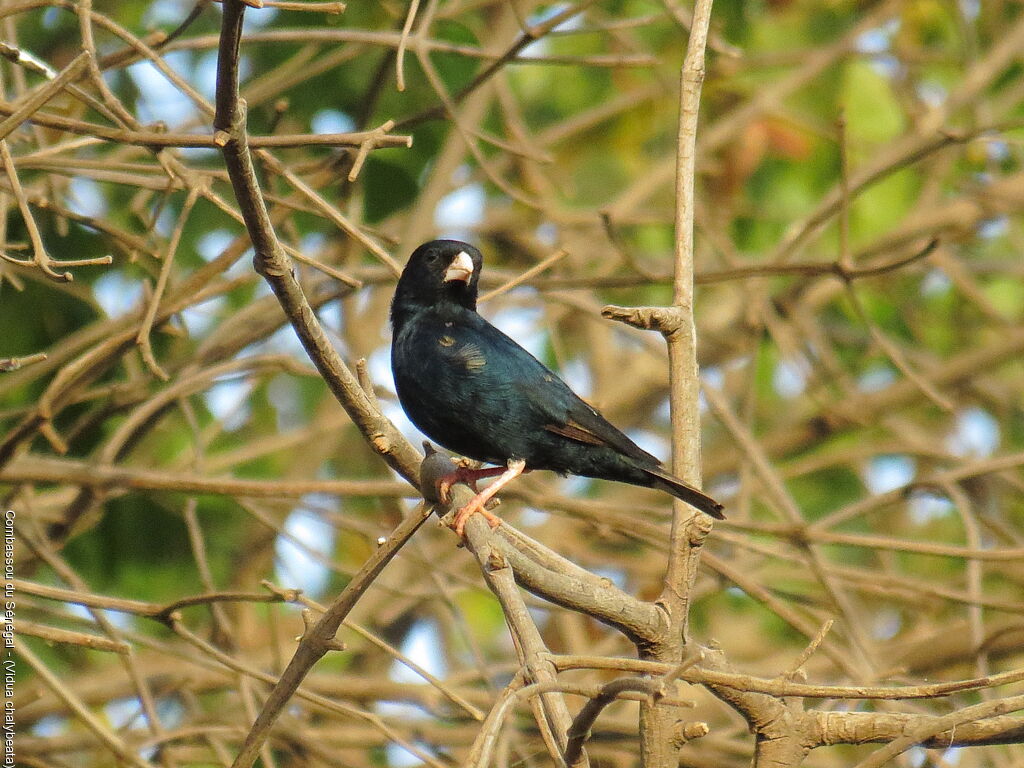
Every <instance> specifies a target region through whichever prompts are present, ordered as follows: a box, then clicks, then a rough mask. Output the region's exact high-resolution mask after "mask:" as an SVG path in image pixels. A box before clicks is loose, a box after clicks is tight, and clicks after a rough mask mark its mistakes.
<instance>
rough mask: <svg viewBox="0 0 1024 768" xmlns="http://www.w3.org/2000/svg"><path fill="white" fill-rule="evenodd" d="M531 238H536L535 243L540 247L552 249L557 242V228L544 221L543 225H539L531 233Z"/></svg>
mask: <svg viewBox="0 0 1024 768" xmlns="http://www.w3.org/2000/svg"><path fill="white" fill-rule="evenodd" d="M533 236H534V237H536V238H537V242H539V243H541V244H542V245H546V246H547V247H548V248H554V247H555V244H556V243H557V242H558V226H557V225H556V224H552V223H551V222H550V221H545V222H544V223H543V224H539V225H538V226H537V228H536V229H535V230H534V231H533Z"/></svg>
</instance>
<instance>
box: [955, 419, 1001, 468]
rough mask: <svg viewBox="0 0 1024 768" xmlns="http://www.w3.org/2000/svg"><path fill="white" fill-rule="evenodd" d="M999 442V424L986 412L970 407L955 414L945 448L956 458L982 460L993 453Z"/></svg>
mask: <svg viewBox="0 0 1024 768" xmlns="http://www.w3.org/2000/svg"><path fill="white" fill-rule="evenodd" d="M999 440H1000V430H999V422H998V421H996V420H995V419H994V418H993V417H992V414H990V413H989V412H988V411H986V410H984V409H982V408H978V407H977V406H971V407H969V408H964V409H963V410H962V411H960V412H959V413H957V415H956V423H955V425H954V426H953V431H952V432H951V433H950V435H949V436H948V437H947V438H946V447H947V448H948V449H949V450H950V452H951V453H953V454H955V455H957V456H970V457H974V458H984V457H986V456H991V455H992V454H993V453H995V450H996V448H998V447H999Z"/></svg>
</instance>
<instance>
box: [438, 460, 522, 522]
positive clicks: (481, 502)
mask: <svg viewBox="0 0 1024 768" xmlns="http://www.w3.org/2000/svg"><path fill="white" fill-rule="evenodd" d="M525 469H526V462H525V461H523V460H522V459H510V460H509V462H508V466H507V467H498V468H497V471H495V469H473V470H466V471H468V472H470V473H471V477H472V479H473V480H478V479H480V478H481V477H491V476H493V475H496V474H499V473H500V475H501V476H500V477H499V478H498V479H497V480H495V481H494V482H493V483H491V484H490V485H489V486H487V487H486V488H484V489H483V490H482V491H480V493H478V494H477V495H476V496H474V497H473V498H472V499H470V501H469V503H468V504H466V506H464V507H463V508H462V509H460V510H459V511H458V512H456V513H455V519H454V520H453V521H452V527H453V528H454V529H455V533H457V534H458V535H459V538H462V534H463V531H464V530H465V528H466V521H467V520H468V519H469V518H470V516H471V515H474V514H476V513H477V512H479V513H480V514H481V515H483V516H484V517H485V518H487V522H489V523H490V524H491V527H492V528H497V527H498V526H499V525H501V518H500V517H498V516H497V515H493V514H491V513H490V512H488V511H487V507H486V504H487V502H488V501H490V500H491V498H492V497H493V496H494V495H495V494H496V493H497V492H498V491H499V490H501V489H502V488H504V487H505V486H506V485H508V484H509V483H510V482H511V481H512V480H514V479H515V478H517V477H519V475H521V474H522V473H523V470H525ZM458 475H459V471H458V470H456V471H455V472H453V473H452V474H451V475H447V476H445V477H443V478H441V480H440V481H439V482H438V495H439V496H440V498H441V500H442V501H445V503H447V500H446V498H445V495H447V493H448V491H449V490H450V489H451V486H452V482H453V481H450V478H452V477H453V476H458ZM446 482H447V484H446ZM442 494H444V495H442Z"/></svg>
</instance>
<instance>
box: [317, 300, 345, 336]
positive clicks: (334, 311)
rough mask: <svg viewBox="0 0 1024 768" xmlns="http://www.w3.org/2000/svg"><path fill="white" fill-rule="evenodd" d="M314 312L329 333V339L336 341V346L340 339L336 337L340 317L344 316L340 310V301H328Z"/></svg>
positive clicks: (340, 322)
mask: <svg viewBox="0 0 1024 768" xmlns="http://www.w3.org/2000/svg"><path fill="white" fill-rule="evenodd" d="M316 313H317V315H318V316H319V318H320V322H321V323H322V324H323V326H324V328H326V329H327V331H328V333H330V335H331V339H332V340H333V341H335V342H337V343H336V344H335V346H338V344H340V343H341V341H342V340H341V339H340V338H339V337H338V332H340V331H341V325H342V318H343V317H344V315H343V314H342V312H341V303H340V302H337V301H331V302H328V303H327V304H324V305H323V306H322V307H320V309H318V310H317V311H316Z"/></svg>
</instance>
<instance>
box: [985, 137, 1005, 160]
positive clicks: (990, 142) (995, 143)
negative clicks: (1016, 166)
mask: <svg viewBox="0 0 1024 768" xmlns="http://www.w3.org/2000/svg"><path fill="white" fill-rule="evenodd" d="M985 154H986V155H988V159H989V161H990V162H993V163H1002V162H1004V161H1006V160H1008V159H1009V157H1010V145H1009V144H1008V143H1007V142H1005V141H1003V140H1002V139H998V138H996V137H995V136H988V137H986V141H985Z"/></svg>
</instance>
